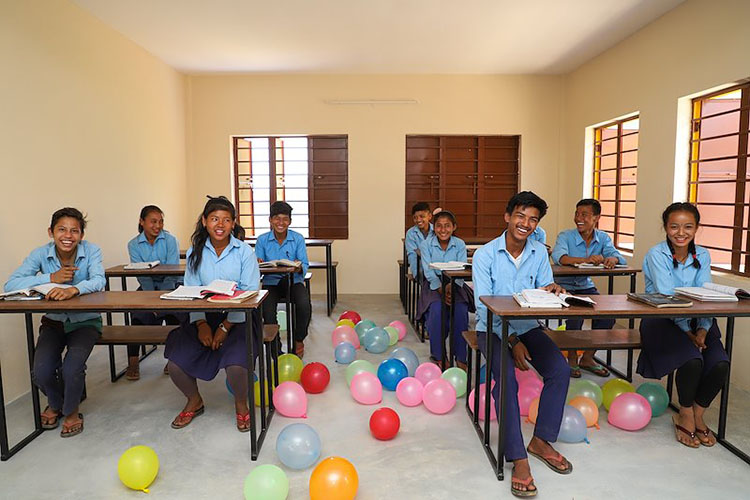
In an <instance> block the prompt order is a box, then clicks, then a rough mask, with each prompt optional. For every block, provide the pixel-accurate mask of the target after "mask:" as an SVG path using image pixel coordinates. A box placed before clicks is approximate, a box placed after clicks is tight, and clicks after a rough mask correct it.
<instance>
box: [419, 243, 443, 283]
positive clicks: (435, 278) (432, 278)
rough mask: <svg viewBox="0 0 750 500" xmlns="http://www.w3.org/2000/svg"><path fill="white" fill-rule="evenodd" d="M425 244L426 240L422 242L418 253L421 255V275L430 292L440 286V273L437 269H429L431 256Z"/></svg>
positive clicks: (428, 247)
mask: <svg viewBox="0 0 750 500" xmlns="http://www.w3.org/2000/svg"><path fill="white" fill-rule="evenodd" d="M427 242H428V240H424V241H423V242H422V244H421V245H420V246H419V252H420V254H421V255H422V274H423V275H424V277H425V279H426V280H427V282H428V283H429V284H430V290H438V289H440V285H441V282H440V273H439V271H438V270H437V269H432V268H430V264H431V263H432V254H431V253H430V246H429V245H428V244H427Z"/></svg>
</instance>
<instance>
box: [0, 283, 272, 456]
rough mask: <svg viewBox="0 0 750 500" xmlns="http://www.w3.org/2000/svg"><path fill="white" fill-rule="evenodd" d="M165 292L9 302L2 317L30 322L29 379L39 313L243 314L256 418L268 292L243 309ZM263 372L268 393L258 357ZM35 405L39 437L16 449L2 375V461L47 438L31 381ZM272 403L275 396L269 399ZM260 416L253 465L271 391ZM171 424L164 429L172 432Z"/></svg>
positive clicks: (0, 309)
mask: <svg viewBox="0 0 750 500" xmlns="http://www.w3.org/2000/svg"><path fill="white" fill-rule="evenodd" d="M162 293H163V292H161V291H154V292H143V291H142V292H98V293H91V294H86V295H82V296H78V297H74V298H72V299H70V300H65V301H60V302H55V301H46V300H34V301H6V300H0V314H13V313H15V314H23V315H24V316H25V317H26V345H27V351H28V358H29V373H33V366H34V331H33V323H32V314H35V313H51V312H56V313H71V312H95V313H110V314H111V313H128V312H132V311H174V312H188V313H189V312H220V311H243V312H244V313H245V315H246V321H245V341H246V343H247V356H248V366H249V370H248V405H249V407H250V409H251V411H253V412H255V408H256V406H255V391H254V390H253V373H254V372H255V343H254V342H253V340H252V339H253V338H257V339H258V341H259V344H260V345H262V341H263V332H262V331H261V332H255V331H253V321H252V318H251V316H252V314H253V311H254V310H255V309H258V308H260V306H261V304H262V302H263V300H265V298H266V296H267V295H268V292H266V291H263V290H262V291H260V292H259V293H258V295H256V296H255V297H253V298H251V299H249V300H246V301H245V302H242V303H239V304H214V303H212V302H208V301H205V300H194V301H186V300H161V299H159V295H161V294H162ZM258 354H259V356H258V361H259V364H258V367H259V372H260V373H259V376H258V379H259V381H260V386H261V387H264V384H265V380H266V371H267V370H266V366H265V361H264V359H263V356H262V355H260V354H261V353H258ZM30 383H31V399H32V404H33V406H34V427H35V428H34V431H32V432H31V433H30V434H29V435H27V436H26V437H24V438H23V439H22V440H21V441H20V442H19V443H17V444H16V445H15V446H13V447H10V446H9V443H8V431H7V420H6V415H5V396H4V394H3V391H2V372H0V452H1V453H0V459H2V460H3V461H5V460H8V459H9V458H10V457H12V456H13V455H15V454H16V453H17V452H18V451H20V450H21V449H22V448H23V447H24V446H26V445H27V444H29V443H30V442H31V441H33V440H34V438H36V437H37V436H39V435H40V434H41V433H42V432H43V429H42V421H41V418H40V413H41V406H40V403H39V389H38V388H37V387H36V385H35V384H34V381H33V380H31V379H30ZM269 397H270V396H269ZM259 411H260V421H261V426H260V433H258V430H257V426H256V422H257V418H255V414H253V418H251V419H250V450H251V459H252V460H257V458H258V453H259V451H260V448H261V446H262V445H263V440H264V438H265V436H266V432H267V430H268V426H269V425H270V423H271V418H272V417H273V414H274V408H273V404H271V402H269V405H268V411H267V412H266V406H265V391H261V406H260V408H259ZM166 425H167V423H166V422H165V423H164V426H165V429H166Z"/></svg>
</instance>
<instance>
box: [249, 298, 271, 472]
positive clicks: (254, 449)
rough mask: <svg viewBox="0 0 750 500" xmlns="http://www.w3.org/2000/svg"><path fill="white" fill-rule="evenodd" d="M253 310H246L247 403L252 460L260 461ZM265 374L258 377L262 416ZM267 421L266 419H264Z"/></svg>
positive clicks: (261, 373)
mask: <svg viewBox="0 0 750 500" xmlns="http://www.w3.org/2000/svg"><path fill="white" fill-rule="evenodd" d="M252 313H253V311H252V309H246V310H245V343H246V344H247V366H248V369H247V401H248V407H249V408H250V415H251V417H250V459H251V460H257V459H258V451H259V446H258V434H257V427H256V423H257V419H256V418H255V390H254V387H253V374H254V373H255V342H254V340H255V339H254V338H253V317H252ZM265 381H266V377H265V374H264V373H263V372H262V371H261V372H260V375H259V376H258V382H259V383H260V401H261V407H260V411H261V414H263V412H264V411H265V408H264V407H263V406H262V405H263V401H264V399H265V398H264V392H265V387H266V385H265ZM264 420H265V419H264Z"/></svg>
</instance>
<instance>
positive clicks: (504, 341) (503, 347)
mask: <svg viewBox="0 0 750 500" xmlns="http://www.w3.org/2000/svg"><path fill="white" fill-rule="evenodd" d="M502 324H503V335H502V337H501V338H500V352H501V353H502V355H501V356H500V413H499V415H498V416H497V479H498V480H499V481H502V480H503V478H504V477H503V476H504V471H503V464H504V460H505V453H504V450H505V425H504V423H505V412H506V406H507V405H506V404H505V391H506V389H507V387H508V383H507V378H508V377H507V376H506V372H505V361H506V358H505V352H506V351H507V350H508V321H507V320H506V319H505V318H503V322H502ZM488 401H489V400H488Z"/></svg>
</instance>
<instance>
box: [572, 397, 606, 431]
mask: <svg viewBox="0 0 750 500" xmlns="http://www.w3.org/2000/svg"><path fill="white" fill-rule="evenodd" d="M568 404H569V405H570V406H572V407H573V408H575V409H576V410H578V411H580V412H581V415H583V418H585V419H586V427H596V428H597V429H598V428H599V407H598V406H596V403H595V402H594V401H593V400H591V399H589V398H587V397H584V396H576V397H574V398H573V399H571V400H570V401H569V402H568Z"/></svg>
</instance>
